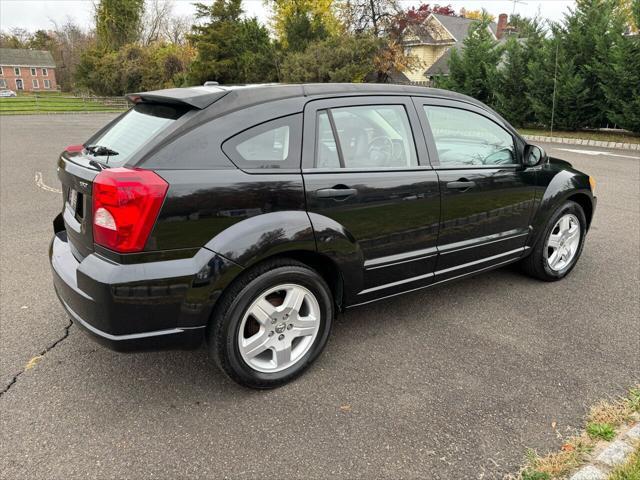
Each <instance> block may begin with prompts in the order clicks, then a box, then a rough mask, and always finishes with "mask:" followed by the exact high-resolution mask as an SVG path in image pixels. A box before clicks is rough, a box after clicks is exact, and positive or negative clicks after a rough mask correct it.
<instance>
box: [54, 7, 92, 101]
mask: <svg viewBox="0 0 640 480" xmlns="http://www.w3.org/2000/svg"><path fill="white" fill-rule="evenodd" d="M51 23H52V24H53V32H51V34H52V36H53V39H54V46H53V48H52V51H51V54H52V55H53V58H54V60H55V62H56V66H57V72H56V77H57V80H58V83H59V84H60V86H61V87H62V89H63V90H73V89H74V88H75V73H76V68H77V67H78V64H79V63H80V57H81V56H82V52H84V51H85V50H87V49H88V48H90V47H91V46H92V45H93V44H94V43H95V33H94V32H93V31H89V32H87V31H85V30H83V29H82V28H81V27H80V26H79V25H78V24H77V23H75V21H74V20H73V19H72V18H71V17H67V19H66V20H65V21H64V23H62V24H58V23H57V22H55V21H53V20H51Z"/></svg>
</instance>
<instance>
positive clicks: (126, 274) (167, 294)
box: [49, 230, 239, 351]
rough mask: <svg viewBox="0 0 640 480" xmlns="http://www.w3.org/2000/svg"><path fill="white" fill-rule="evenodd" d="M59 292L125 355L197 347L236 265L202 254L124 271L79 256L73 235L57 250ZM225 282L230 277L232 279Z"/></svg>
mask: <svg viewBox="0 0 640 480" xmlns="http://www.w3.org/2000/svg"><path fill="white" fill-rule="evenodd" d="M49 259H50V262H51V268H52V272H53V284H54V287H55V291H56V294H57V295H58V298H59V299H60V302H61V303H62V306H63V307H64V309H65V310H66V311H67V313H68V314H69V316H70V317H71V319H72V320H73V321H74V323H75V324H76V325H78V326H79V327H81V328H82V329H83V330H84V331H86V332H88V333H90V334H91V336H92V337H93V338H94V339H95V340H97V341H99V342H100V343H102V344H104V345H106V346H108V347H109V348H112V349H114V350H119V351H130V350H141V349H157V348H195V347H197V346H198V345H200V343H201V342H202V339H203V338H204V334H205V328H206V326H207V323H208V321H209V318H210V316H211V311H212V309H213V306H214V304H215V301H216V300H217V298H218V296H219V295H220V293H221V292H222V289H223V288H224V286H225V285H224V284H223V283H222V282H221V278H222V277H223V275H222V274H223V273H225V272H227V270H228V269H230V268H234V269H239V267H237V266H236V265H235V264H233V263H232V262H230V261H229V260H227V259H225V258H224V257H221V256H219V255H217V254H216V253H214V252H211V251H210V250H207V249H204V248H203V249H200V250H199V251H198V253H197V254H196V255H195V256H194V257H192V258H187V259H179V260H165V261H159V262H149V263H144V264H130V265H123V264H118V263H114V262H113V261H111V260H109V259H106V258H103V257H101V256H100V255H98V254H90V255H88V256H87V257H85V258H84V259H83V260H82V261H79V260H78V259H76V257H75V256H74V255H73V253H72V250H71V246H70V244H69V242H68V239H67V236H66V232H65V231H64V230H63V231H59V232H57V233H56V234H55V236H54V237H53V240H52V241H51V245H50V248H49ZM224 278H229V276H228V275H224Z"/></svg>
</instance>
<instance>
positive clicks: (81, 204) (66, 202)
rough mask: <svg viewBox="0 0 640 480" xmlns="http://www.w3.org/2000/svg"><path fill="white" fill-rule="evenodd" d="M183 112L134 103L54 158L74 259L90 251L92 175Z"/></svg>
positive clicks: (119, 162) (120, 161)
mask: <svg viewBox="0 0 640 480" xmlns="http://www.w3.org/2000/svg"><path fill="white" fill-rule="evenodd" d="M186 111H187V109H185V108H183V107H177V106H168V105H159V104H138V105H136V106H135V107H133V108H132V109H131V110H129V111H128V112H126V113H125V114H123V115H121V116H120V117H118V118H117V119H116V120H115V121H113V122H112V123H110V124H108V125H107V126H106V127H105V128H103V129H102V130H100V131H99V132H97V133H96V134H95V135H94V136H93V137H91V138H90V139H89V140H88V141H87V142H86V143H85V145H83V146H80V147H79V148H75V149H73V150H71V151H65V152H63V153H62V155H61V156H60V158H59V160H58V178H59V179H60V182H61V183H62V204H63V207H62V216H63V219H64V225H65V230H66V232H67V237H68V239H69V242H70V245H71V250H72V252H73V254H74V255H75V257H76V258H77V259H79V260H82V259H83V258H84V257H86V256H87V255H88V254H90V253H92V252H93V251H94V243H93V215H92V213H93V212H92V185H93V180H94V179H95V177H96V176H97V175H98V174H99V173H100V171H101V169H103V168H115V167H121V166H124V165H126V164H127V163H128V162H129V160H131V159H132V157H133V156H134V155H135V154H136V153H137V152H138V151H139V150H140V149H142V148H143V147H145V146H147V145H148V143H149V142H150V141H151V140H152V139H153V138H154V137H156V136H157V135H158V134H160V133H161V132H162V131H164V130H166V129H167V128H169V127H170V126H172V124H173V123H174V122H175V121H176V120H177V119H179V118H180V117H181V116H182V115H184V113H185V112H186ZM92 146H100V147H105V148H107V149H108V150H109V151H110V152H111V154H110V155H107V154H100V152H99V150H97V149H94V148H91V147H92ZM104 151H105V150H103V152H104Z"/></svg>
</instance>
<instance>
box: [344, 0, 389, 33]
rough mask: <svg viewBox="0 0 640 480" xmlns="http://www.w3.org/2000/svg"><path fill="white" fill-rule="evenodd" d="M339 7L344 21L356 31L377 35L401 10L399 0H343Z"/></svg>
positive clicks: (383, 30)
mask: <svg viewBox="0 0 640 480" xmlns="http://www.w3.org/2000/svg"><path fill="white" fill-rule="evenodd" d="M337 7H338V11H339V14H340V16H341V17H342V21H343V23H344V24H345V25H349V26H350V28H351V29H353V31H354V32H355V33H363V32H367V31H370V32H371V33H373V35H375V36H376V37H379V36H382V35H383V34H384V33H385V31H386V29H387V27H388V25H389V23H390V22H391V21H392V20H393V19H394V18H395V16H396V15H397V14H398V13H399V12H400V11H401V8H400V6H399V4H398V1H397V0H343V1H341V2H339V3H338V4H337Z"/></svg>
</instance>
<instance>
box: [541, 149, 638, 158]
mask: <svg viewBox="0 0 640 480" xmlns="http://www.w3.org/2000/svg"><path fill="white" fill-rule="evenodd" d="M552 148H553V147H552ZM555 149H556V150H562V151H563V152H571V153H579V154H581V155H591V156H598V155H606V156H607V157H622V158H635V159H640V157H638V156H634V155H620V154H619V153H611V152H603V151H601V150H576V149H573V148H557V147H555Z"/></svg>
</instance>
